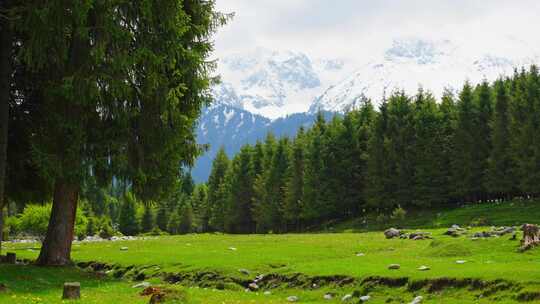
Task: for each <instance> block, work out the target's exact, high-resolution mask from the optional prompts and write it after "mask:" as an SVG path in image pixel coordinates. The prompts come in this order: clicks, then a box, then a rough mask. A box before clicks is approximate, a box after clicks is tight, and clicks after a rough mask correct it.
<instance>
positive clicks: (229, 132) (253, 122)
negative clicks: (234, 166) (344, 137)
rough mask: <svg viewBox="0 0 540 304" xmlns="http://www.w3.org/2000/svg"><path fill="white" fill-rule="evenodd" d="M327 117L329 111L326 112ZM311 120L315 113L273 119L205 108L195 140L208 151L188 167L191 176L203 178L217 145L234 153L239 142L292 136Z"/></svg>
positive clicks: (224, 107) (224, 106)
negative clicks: (191, 166)
mask: <svg viewBox="0 0 540 304" xmlns="http://www.w3.org/2000/svg"><path fill="white" fill-rule="evenodd" d="M326 114H327V117H329V116H330V115H331V113H326ZM314 120H315V115H313V114H309V113H298V114H292V115H288V116H285V117H282V118H278V119H275V120H270V119H269V118H266V117H263V116H260V115H256V114H253V113H250V112H248V111H245V110H242V109H239V108H236V107H234V106H230V105H227V104H217V105H215V106H212V107H209V108H207V109H205V111H204V112H203V114H202V116H201V118H200V119H199V124H198V127H197V130H196V131H197V140H198V142H199V143H200V144H205V145H208V151H207V152H206V153H204V155H202V156H201V157H200V158H199V159H197V163H196V164H195V167H194V168H193V169H192V176H193V178H194V179H195V180H196V181H197V182H203V181H206V179H207V178H208V175H209V174H210V170H211V167H212V160H213V159H214V157H215V156H216V154H217V152H218V150H219V149H220V148H221V147H224V148H225V151H226V152H227V154H228V155H229V156H231V157H232V156H234V154H235V153H236V152H238V151H239V150H240V148H241V147H242V145H245V144H248V143H249V144H254V143H255V142H257V140H262V139H264V138H265V137H266V134H267V133H268V132H272V133H273V134H274V135H275V136H277V137H281V136H293V135H295V134H296V131H297V130H298V128H299V127H300V126H304V127H308V126H310V125H311V124H312V123H313V121H314Z"/></svg>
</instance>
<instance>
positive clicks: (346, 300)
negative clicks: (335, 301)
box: [341, 294, 353, 302]
mask: <svg viewBox="0 0 540 304" xmlns="http://www.w3.org/2000/svg"><path fill="white" fill-rule="evenodd" d="M352 298H353V296H352V295H351V294H346V295H344V296H343V297H342V298H341V302H349V301H351V300H352Z"/></svg>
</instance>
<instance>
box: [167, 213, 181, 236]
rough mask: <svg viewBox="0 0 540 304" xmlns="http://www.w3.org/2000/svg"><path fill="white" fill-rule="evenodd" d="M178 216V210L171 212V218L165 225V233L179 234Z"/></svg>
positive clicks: (179, 221)
mask: <svg viewBox="0 0 540 304" xmlns="http://www.w3.org/2000/svg"><path fill="white" fill-rule="evenodd" d="M180 224H181V219H180V214H179V212H178V209H176V210H173V211H172V213H171V216H170V217H169V222H168V223H167V232H169V233H170V234H179V233H180Z"/></svg>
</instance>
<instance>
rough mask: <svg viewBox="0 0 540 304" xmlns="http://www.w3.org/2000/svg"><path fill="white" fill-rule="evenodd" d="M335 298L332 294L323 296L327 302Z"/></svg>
mask: <svg viewBox="0 0 540 304" xmlns="http://www.w3.org/2000/svg"><path fill="white" fill-rule="evenodd" d="M333 298H334V295H332V294H331V293H327V294H325V295H324V296H323V299H325V300H332V299H333Z"/></svg>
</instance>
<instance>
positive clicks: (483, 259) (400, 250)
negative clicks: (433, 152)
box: [0, 203, 540, 304]
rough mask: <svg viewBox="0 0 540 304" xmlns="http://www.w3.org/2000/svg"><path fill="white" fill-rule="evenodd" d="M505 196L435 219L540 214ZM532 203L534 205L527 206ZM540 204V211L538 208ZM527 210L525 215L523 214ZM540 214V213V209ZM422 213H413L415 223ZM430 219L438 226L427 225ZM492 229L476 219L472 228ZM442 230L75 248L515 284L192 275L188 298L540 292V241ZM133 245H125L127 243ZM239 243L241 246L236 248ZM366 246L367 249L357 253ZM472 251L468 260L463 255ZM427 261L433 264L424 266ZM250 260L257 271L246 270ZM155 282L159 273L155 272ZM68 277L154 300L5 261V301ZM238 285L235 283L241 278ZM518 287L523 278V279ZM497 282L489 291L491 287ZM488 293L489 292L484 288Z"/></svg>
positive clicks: (112, 299)
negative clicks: (207, 281) (340, 282)
mask: <svg viewBox="0 0 540 304" xmlns="http://www.w3.org/2000/svg"><path fill="white" fill-rule="evenodd" d="M517 204H524V205H525V203H514V205H510V204H507V205H499V206H496V207H495V208H493V209H490V210H491V211H490V212H489V213H487V212H486V206H484V205H476V206H469V207H466V208H460V209H456V210H452V211H449V212H448V211H447V212H442V213H440V214H439V215H438V216H436V217H435V218H432V219H431V220H430V222H431V226H437V225H439V226H450V225H451V224H454V223H457V224H461V225H466V223H467V222H469V221H472V220H476V219H477V218H479V217H487V218H488V219H489V221H490V224H497V225H501V224H503V223H504V224H516V223H523V222H535V220H534V216H536V214H538V211H536V210H535V208H533V206H535V205H536V206H538V204H537V203H535V204H530V205H527V206H524V205H517ZM521 208H525V210H528V211H527V212H526V211H523V210H521ZM533 210H535V211H533ZM520 217H523V218H524V219H525V220H522V221H520V220H518V219H519V218H520ZM537 218H539V219H540V216H539V217H537ZM414 221H417V219H411V220H409V222H408V224H409V225H411V226H415V225H414V224H413V223H414ZM428 226H429V225H428ZM483 229H488V228H486V227H478V228H474V229H473V230H472V231H470V232H469V233H472V232H474V231H479V230H483ZM423 230H424V231H429V232H431V233H432V235H433V238H434V239H433V240H422V241H413V240H401V239H392V240H387V239H385V238H384V236H383V234H382V232H380V231H379V232H365V233H315V234H287V235H223V234H202V235H185V236H164V237H156V238H151V239H145V240H137V241H125V242H102V243H77V244H75V245H74V247H73V253H72V256H73V258H74V260H75V261H99V262H104V263H108V264H116V265H121V266H123V267H127V266H132V265H133V266H138V267H143V266H151V267H146V268H145V269H144V270H142V271H143V272H144V273H146V274H147V275H148V276H151V275H153V274H157V273H161V272H167V273H194V272H199V271H212V272H216V273H219V274H221V275H222V276H225V277H230V278H233V277H234V278H240V279H248V278H253V277H254V276H255V275H257V274H259V273H263V274H268V273H277V274H282V275H285V276H288V277H291V276H292V275H293V274H295V273H301V274H303V275H305V276H309V277H316V276H336V275H344V276H350V277H353V278H356V279H357V280H361V279H363V278H367V277H370V276H380V277H384V278H403V277H406V278H409V280H411V281H417V282H418V281H422V280H433V279H437V278H453V279H458V280H462V281H463V280H464V279H469V278H473V279H479V280H482V281H490V282H494V281H496V280H500V279H503V280H504V282H507V281H508V282H511V283H512V284H513V286H514V285H515V286H514V287H512V288H507V289H504V288H500V286H499V285H497V284H503V285H504V284H505V283H504V282H502V283H501V282H499V283H497V284H495V283H493V284H495V285H494V286H492V287H489V288H491V289H493V290H494V291H493V292H489V290H488V289H489V288H483V289H481V290H480V289H479V290H475V289H471V288H470V286H466V287H462V288H457V287H453V288H447V289H443V290H441V291H437V292H428V291H427V289H426V288H423V289H420V290H418V291H414V292H411V291H407V290H406V287H392V288H390V287H385V286H373V289H366V286H357V285H355V286H342V287H340V286H336V285H328V286H323V287H322V288H321V289H316V290H303V289H298V288H289V287H286V286H280V287H279V288H277V289H272V295H264V294H263V293H262V292H259V293H254V292H249V293H246V292H244V291H243V288H242V287H240V286H238V285H235V286H232V287H229V286H227V287H226V288H225V290H215V289H213V288H208V289H204V288H197V287H195V286H194V285H192V284H187V283H183V284H182V285H180V286H176V285H175V286H174V288H177V289H181V290H182V291H183V292H185V293H186V294H187V297H188V299H189V303H286V301H285V299H286V297H287V296H289V295H297V296H299V297H300V299H301V301H300V303H338V302H340V300H339V298H340V297H341V296H343V295H344V294H346V293H352V292H353V291H354V290H359V293H361V294H365V293H369V294H370V295H371V296H372V299H371V300H370V301H369V303H387V301H388V303H393V302H395V303H402V302H403V303H408V302H410V301H411V300H412V298H413V296H415V295H416V294H421V295H423V296H424V297H425V301H424V302H423V303H517V302H518V301H517V296H518V295H521V296H524V295H526V291H531V292H532V293H531V294H532V295H533V296H536V294H535V292H538V291H540V248H538V249H533V250H531V251H528V252H525V253H519V252H518V251H517V249H518V247H519V241H517V240H514V241H511V240H509V236H504V237H500V238H490V239H479V240H471V239H470V238H469V237H465V236H463V237H459V238H452V237H449V236H444V235H443V232H444V231H445V229H442V228H435V229H423ZM124 246H126V247H128V248H129V249H128V250H127V251H121V250H120V248H121V247H124ZM6 247H7V251H14V252H16V253H17V255H18V256H19V257H22V258H29V259H34V258H36V256H37V254H38V249H39V248H38V245H37V244H17V245H13V244H6ZM231 247H234V248H236V250H230V248H231ZM358 252H362V253H364V254H365V255H364V256H356V253H358ZM457 260H466V261H467V262H466V263H465V264H456V261H457ZM393 263H397V264H400V265H401V269H399V270H388V265H389V264H393ZM421 265H426V266H429V267H430V268H431V270H429V271H419V270H417V268H418V267H419V266H421ZM240 268H243V269H248V270H249V271H250V272H251V274H250V275H249V276H247V275H243V274H241V273H240V272H239V271H238V269H240ZM151 280H153V281H154V282H155V283H158V282H160V280H159V279H157V278H153V279H151ZM65 281H81V282H82V285H83V301H82V302H83V303H147V300H148V299H147V298H142V297H140V296H138V295H137V292H136V290H134V289H133V288H131V284H132V283H129V282H125V281H118V280H113V279H111V278H105V279H103V278H101V279H100V278H97V277H95V276H93V275H90V274H88V273H84V272H81V271H78V270H75V269H62V268H36V267H31V266H0V283H1V282H5V283H6V284H7V285H8V287H9V288H10V291H9V292H8V293H7V294H2V293H0V303H4V302H6V303H7V302H8V300H9V303H14V304H18V303H34V302H32V301H35V303H40V302H37V300H35V299H38V298H39V299H41V300H42V302H41V303H57V302H58V301H59V300H58V299H59V297H60V295H61V286H62V283H63V282H65ZM233 285H234V284H233ZM516 286H517V287H516ZM486 290H488V291H486ZM329 291H332V292H336V293H337V296H336V299H335V300H334V301H324V300H322V297H323V295H324V293H325V292H329ZM484 292H486V294H485V295H484V294H483V293H484Z"/></svg>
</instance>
